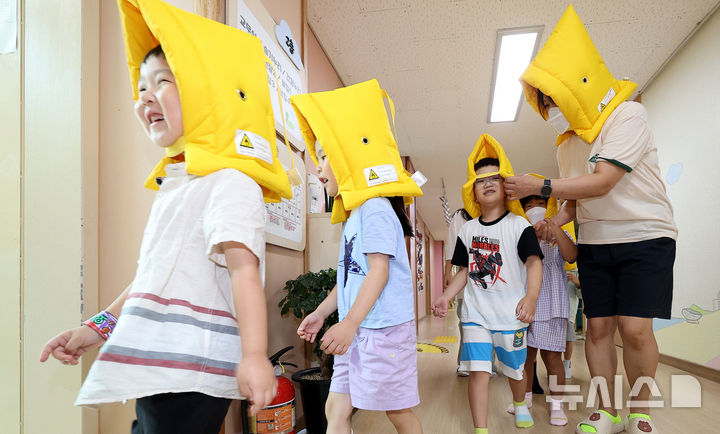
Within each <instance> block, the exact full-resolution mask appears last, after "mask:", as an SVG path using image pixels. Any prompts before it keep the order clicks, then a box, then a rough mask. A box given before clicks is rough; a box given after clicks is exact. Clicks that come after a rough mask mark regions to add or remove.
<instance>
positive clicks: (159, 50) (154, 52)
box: [142, 45, 165, 64]
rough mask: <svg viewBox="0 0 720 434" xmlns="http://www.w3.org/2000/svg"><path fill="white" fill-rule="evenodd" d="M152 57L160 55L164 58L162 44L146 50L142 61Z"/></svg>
mask: <svg viewBox="0 0 720 434" xmlns="http://www.w3.org/2000/svg"><path fill="white" fill-rule="evenodd" d="M152 57H162V58H163V59H165V52H164V51H163V49H162V46H160V45H158V46H157V47H155V48H153V49H152V50H150V51H148V52H147V54H146V55H145V58H144V59H143V61H142V63H143V64H144V63H145V62H147V61H148V59H150V58H152Z"/></svg>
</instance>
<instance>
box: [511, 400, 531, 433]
mask: <svg viewBox="0 0 720 434" xmlns="http://www.w3.org/2000/svg"><path fill="white" fill-rule="evenodd" d="M513 406H515V426H516V427H518V428H530V427H531V426H533V425H535V422H533V418H532V416H530V410H528V408H527V405H525V400H523V401H522V402H516V401H515V400H513Z"/></svg>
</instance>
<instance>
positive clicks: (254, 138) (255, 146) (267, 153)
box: [235, 130, 272, 164]
mask: <svg viewBox="0 0 720 434" xmlns="http://www.w3.org/2000/svg"><path fill="white" fill-rule="evenodd" d="M235 149H236V151H237V153H238V154H240V155H245V156H247V157H253V158H259V159H261V160H263V161H266V162H267V163H268V164H272V150H271V148H270V142H268V141H267V140H266V139H265V138H264V137H263V136H259V135H257V134H255V133H251V132H250V131H244V130H237V131H235Z"/></svg>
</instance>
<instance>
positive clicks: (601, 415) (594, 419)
mask: <svg viewBox="0 0 720 434" xmlns="http://www.w3.org/2000/svg"><path fill="white" fill-rule="evenodd" d="M623 431H625V424H624V423H623V421H622V418H621V417H620V415H619V414H618V415H617V416H613V415H611V414H610V413H608V412H607V411H605V410H597V411H595V412H594V413H592V414H591V415H590V416H588V417H586V418H585V420H583V421H582V422H580V423H579V424H577V427H576V428H575V433H576V434H585V433H597V434H616V433H619V432H623Z"/></svg>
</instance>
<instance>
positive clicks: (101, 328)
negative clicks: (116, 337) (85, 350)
mask: <svg viewBox="0 0 720 434" xmlns="http://www.w3.org/2000/svg"><path fill="white" fill-rule="evenodd" d="M83 324H84V325H86V326H88V327H90V328H91V329H93V330H95V331H96V332H97V334H99V335H100V336H102V338H103V339H105V340H108V338H109V337H110V335H111V334H112V332H113V330H115V325H116V324H117V318H115V316H113V314H111V313H110V312H108V311H106V310H103V311H102V312H99V313H97V314H95V316H93V317H92V318H90V319H88V320H85V321H84V322H83Z"/></svg>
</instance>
